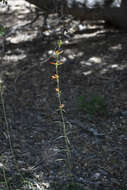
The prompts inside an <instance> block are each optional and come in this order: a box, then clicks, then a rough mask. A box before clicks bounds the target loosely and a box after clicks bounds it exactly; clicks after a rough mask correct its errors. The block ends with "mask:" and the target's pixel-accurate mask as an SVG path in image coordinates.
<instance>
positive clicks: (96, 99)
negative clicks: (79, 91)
mask: <svg viewBox="0 0 127 190" xmlns="http://www.w3.org/2000/svg"><path fill="white" fill-rule="evenodd" d="M78 107H79V109H80V110H81V111H86V112H87V113H88V114H92V115H107V113H108V112H107V105H106V102H105V99H104V97H103V96H100V95H93V94H92V95H89V97H85V96H84V95H81V96H79V97H78Z"/></svg>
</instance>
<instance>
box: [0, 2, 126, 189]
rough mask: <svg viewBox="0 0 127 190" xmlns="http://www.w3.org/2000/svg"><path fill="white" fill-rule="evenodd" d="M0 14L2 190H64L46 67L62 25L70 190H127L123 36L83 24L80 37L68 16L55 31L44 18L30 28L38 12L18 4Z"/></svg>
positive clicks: (52, 19)
mask: <svg viewBox="0 0 127 190" xmlns="http://www.w3.org/2000/svg"><path fill="white" fill-rule="evenodd" d="M0 10H1V11H0V23H1V24H3V25H4V26H5V28H6V35H5V39H3V37H0V48H1V53H0V54H1V63H0V84H1V85H2V87H3V90H2V93H1V96H0V97H1V98H0V190H6V189H11V190H30V189H33V190H40V189H42V190H46V189H49V190H56V189H66V190H67V187H66V185H67V184H68V177H67V174H68V170H67V168H66V167H65V162H64V159H65V151H64V149H65V143H64V141H63V138H60V137H61V136H62V135H63V134H62V126H61V119H60V115H59V111H57V110H58V100H57V96H56V92H55V88H56V83H55V81H54V80H52V79H51V76H52V75H54V73H55V67H54V66H53V65H51V64H50V62H52V61H54V56H53V52H54V51H55V49H56V44H57V40H58V37H59V35H60V34H61V31H62V30H64V28H63V23H64V27H67V31H68V34H67V35H69V38H68V37H67V36H65V35H64V37H63V36H62V39H63V46H62V48H63V54H62V55H61V61H62V62H63V63H64V64H63V65H62V66H61V67H60V70H59V71H60V84H61V91H62V102H63V104H64V109H65V113H64V116H65V122H66V126H67V133H68V138H69V140H70V148H71V156H72V157H71V161H72V172H73V178H74V181H75V182H76V183H77V184H80V187H77V188H75V189H84V190H125V189H127V33H126V32H124V31H119V30H117V29H113V28H112V29H111V28H110V29H109V28H107V29H106V28H105V27H104V24H103V22H100V23H85V22H83V23H82V26H83V27H84V30H81V27H80V28H79V27H78V26H81V24H80V23H79V21H74V20H71V18H69V17H68V18H66V19H64V20H63V21H62V24H61V23H60V22H59V19H58V15H55V14H52V15H50V16H49V19H48V23H49V26H50V28H49V29H46V28H45V29H44V28H43V27H42V26H43V15H41V16H40V17H39V18H38V19H37V20H36V22H34V23H33V24H32V25H30V24H28V23H29V22H31V21H32V20H33V19H34V18H35V16H36V13H35V11H34V8H33V7H30V6H29V5H28V4H26V3H25V1H23V0H22V1H14V0H10V1H9V8H8V9H7V7H6V6H2V4H1V9H0ZM69 20H71V22H69ZM25 24H28V25H26V26H25ZM4 40H5V41H4ZM3 43H4V44H5V47H3ZM10 145H11V147H10ZM68 189H69V188H68Z"/></svg>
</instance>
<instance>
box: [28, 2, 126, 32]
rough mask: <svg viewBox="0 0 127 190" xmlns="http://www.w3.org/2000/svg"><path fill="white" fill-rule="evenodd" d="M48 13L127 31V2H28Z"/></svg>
mask: <svg viewBox="0 0 127 190" xmlns="http://www.w3.org/2000/svg"><path fill="white" fill-rule="evenodd" d="M26 1H28V2H29V3H31V4H34V5H36V6H37V7H39V8H40V9H42V10H43V11H46V12H47V13H55V12H62V13H63V14H64V15H66V14H71V15H72V16H73V17H74V18H76V19H79V20H103V19H104V20H106V21H108V22H110V23H111V24H114V25H116V26H118V27H120V28H124V29H127V0H87V1H86V0H26Z"/></svg>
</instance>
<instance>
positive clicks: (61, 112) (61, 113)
mask: <svg viewBox="0 0 127 190" xmlns="http://www.w3.org/2000/svg"><path fill="white" fill-rule="evenodd" d="M56 62H57V63H59V55H57V56H56ZM56 75H57V76H59V71H58V65H57V64H56ZM57 89H59V91H58V93H57V95H58V101H59V108H60V115H61V120H62V126H63V134H64V141H65V147H66V158H67V168H69V177H70V181H71V182H72V181H73V177H72V166H71V152H70V148H69V142H68V137H67V133H66V125H65V120H64V114H63V108H62V107H61V105H62V101H61V91H60V80H59V77H58V78H57Z"/></svg>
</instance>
